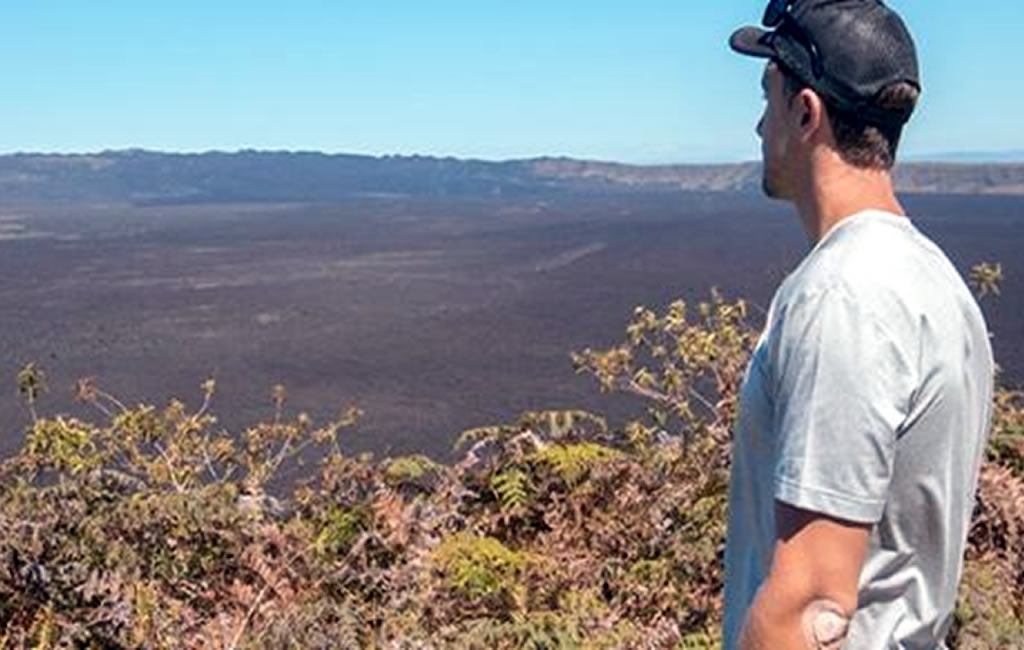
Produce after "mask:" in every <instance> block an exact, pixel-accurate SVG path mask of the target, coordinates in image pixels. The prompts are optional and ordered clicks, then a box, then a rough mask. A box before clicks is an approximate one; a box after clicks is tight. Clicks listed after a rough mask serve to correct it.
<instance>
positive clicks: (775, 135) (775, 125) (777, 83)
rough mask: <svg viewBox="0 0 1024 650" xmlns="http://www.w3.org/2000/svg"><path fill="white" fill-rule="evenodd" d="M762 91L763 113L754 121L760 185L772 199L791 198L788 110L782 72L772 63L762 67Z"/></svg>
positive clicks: (789, 105)
mask: <svg viewBox="0 0 1024 650" xmlns="http://www.w3.org/2000/svg"><path fill="white" fill-rule="evenodd" d="M761 87H762V89H763V90H764V100H765V106H764V114H763V115H762V116H761V119H760V121H759V122H758V123H757V135H758V136H760V137H761V159H762V161H763V163H764V166H763V177H762V179H761V186H762V188H763V189H764V193H765V194H766V195H768V196H769V197H771V198H774V199H789V198H792V192H791V190H790V184H791V182H792V179H791V176H790V165H791V163H790V160H789V159H790V157H791V156H790V140H791V135H790V133H789V128H790V126H789V115H788V113H789V109H790V107H791V103H792V102H791V101H790V100H789V99H787V97H786V92H785V81H784V79H783V76H782V71H781V70H779V68H778V66H777V65H776V64H775V63H774V62H769V63H768V65H767V66H765V69H764V74H763V75H762V76H761Z"/></svg>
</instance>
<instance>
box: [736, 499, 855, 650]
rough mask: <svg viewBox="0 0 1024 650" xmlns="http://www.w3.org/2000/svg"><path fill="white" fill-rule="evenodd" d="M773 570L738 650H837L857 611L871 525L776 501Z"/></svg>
mask: <svg viewBox="0 0 1024 650" xmlns="http://www.w3.org/2000/svg"><path fill="white" fill-rule="evenodd" d="M775 521H776V531H777V534H776V540H775V550H774V553H773V555H772V563H771V569H770V571H769V574H768V577H767V578H766V579H765V581H764V583H763V584H762V585H761V588H760V589H759V590H758V592H757V596H756V597H755V598H754V602H753V604H752V605H751V606H750V610H749V611H748V612H747V618H746V621H745V623H744V626H743V631H742V633H741V635H740V645H739V648H740V650H838V649H839V648H841V647H842V645H843V642H844V641H845V639H846V635H847V632H848V629H849V623H850V619H851V618H852V616H853V613H854V611H856V609H857V583H858V578H859V576H860V570H861V566H862V565H863V564H864V558H865V556H866V554H867V548H868V538H869V535H870V532H871V526H870V525H869V524H861V523H853V522H848V521H843V520H840V519H834V518H831V517H827V516H825V515H821V514H818V513H815V512H810V511H807V510H801V509H799V508H794V507H793V506H790V505H787V504H785V503H783V502H781V501H776V502H775Z"/></svg>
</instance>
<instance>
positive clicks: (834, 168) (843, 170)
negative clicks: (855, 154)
mask: <svg viewBox="0 0 1024 650" xmlns="http://www.w3.org/2000/svg"><path fill="white" fill-rule="evenodd" d="M806 181H807V182H805V183H803V184H802V185H803V191H800V192H798V194H797V196H796V198H795V200H794V204H795V205H796V209H797V212H798V213H799V215H800V221H801V222H802V223H803V226H804V231H805V232H806V233H807V238H808V239H809V240H810V242H811V245H812V246H813V245H814V244H816V243H818V242H819V241H820V240H821V238H822V237H824V236H825V235H826V234H827V233H828V232H829V231H830V230H831V229H832V228H833V227H834V226H835V225H836V224H838V223H839V222H840V221H842V220H843V219H845V218H847V217H849V216H851V215H854V214H856V213H858V212H863V211H864V210H882V211H885V212H891V213H893V214H898V215H902V214H905V213H904V211H903V206H901V205H900V203H899V201H898V200H897V198H896V193H895V191H894V190H893V185H892V175H891V174H890V173H889V172H888V171H878V170H867V169H860V168H857V167H853V166H851V165H848V164H846V163H844V162H842V161H826V162H824V163H823V164H816V165H813V166H812V169H811V170H810V171H809V173H808V178H807V179H806Z"/></svg>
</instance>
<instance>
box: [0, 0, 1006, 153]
mask: <svg viewBox="0 0 1024 650" xmlns="http://www.w3.org/2000/svg"><path fill="white" fill-rule="evenodd" d="M890 4H891V5H892V6H894V7H896V8H897V9H898V10H899V11H901V13H902V14H903V15H904V17H905V19H906V21H907V23H908V24H909V26H910V28H911V30H912V32H913V33H914V35H915V37H916V39H917V42H918V49H919V56H920V59H921V65H922V74H923V81H924V86H925V92H924V96H923V100H922V105H921V109H920V113H919V115H918V116H917V117H916V118H915V120H914V122H912V124H911V126H910V128H909V129H908V132H907V135H906V139H905V142H904V151H905V153H907V154H909V155H915V154H916V155H921V154H928V153H934V152H957V151H979V150H980V151H984V150H994V151H1006V150H1024V118H1021V117H1020V116H1021V115H1022V114H1024V110H1022V108H1021V106H1022V104H1024V82H1022V80H1024V73H1022V72H1021V70H1020V61H1021V60H1022V59H1021V56H1020V55H1019V54H1018V53H1016V52H1015V47H1014V46H1015V45H1016V41H1017V40H1019V39H1020V36H1019V34H1017V33H1015V32H1016V31H1019V29H1020V27H1021V26H1022V25H1024V4H1021V3H1020V2H1019V0H975V2H973V3H970V4H968V3H962V2H953V1H952V0H927V1H926V0H892V2H891V3H890ZM763 6H764V3H763V2H762V1H761V0H756V1H755V0H731V1H721V0H719V1H714V0H712V1H711V2H698V1H697V0H672V1H668V0H634V1H633V2H624V1H621V0H620V1H619V2H606V1H603V0H587V1H586V2H584V1H581V0H546V1H543V2H541V1H535V0H516V1H511V0H505V1H503V2H498V1H496V0H474V1H468V0H465V1H464V0H430V1H424V0H418V1H415V2H414V1H412V0H404V1H397V0H375V1H373V2H368V1H363V2H353V1H347V0H320V1H313V0H291V1H289V2H283V1H281V0H278V1H275V2H262V1H260V0H248V1H246V2H234V1H231V0H204V1H201V2H200V1H193V0H176V1H175V2H164V1H159V2H158V1H156V0H151V1H149V2H139V1H138V0H134V1H131V2H127V1H121V0H109V1H103V0H95V1H94V2H85V1H84V0H75V1H74V2H72V1H61V0H51V1H48V2H4V3H3V6H2V7H0V83H2V88H3V92H2V97H3V101H2V102H0V152H12V151H64V152H67V151H98V150H103V149H120V148H128V147H143V148H147V149H159V150H169V151H205V150H210V149H221V150H235V149H240V148H256V149H304V150H321V151H328V152H358V153H372V154H383V153H403V154H412V153H420V154H434V155H456V156H461V157H480V158H490V159H497V158H510V157H526V156H536V155H569V156H575V157H585V158H599V159H608V160H622V161H628V162H641V163H649V162H674V161H704V160H706V161H727V160H742V159H752V158H756V157H757V152H758V144H757V139H756V136H755V135H754V123H755V122H756V120H757V117H758V115H759V113H760V110H761V93H760V89H759V85H758V80H759V76H760V73H761V63H760V62H758V61H755V60H753V59H746V58H742V57H738V56H736V55H733V54H732V53H730V52H729V50H728V48H727V46H726V45H725V40H726V38H727V37H728V35H729V33H730V32H731V30H732V29H733V28H734V27H736V26H739V25H740V24H743V23H756V22H757V21H758V20H759V19H760V16H761V13H762V11H763Z"/></svg>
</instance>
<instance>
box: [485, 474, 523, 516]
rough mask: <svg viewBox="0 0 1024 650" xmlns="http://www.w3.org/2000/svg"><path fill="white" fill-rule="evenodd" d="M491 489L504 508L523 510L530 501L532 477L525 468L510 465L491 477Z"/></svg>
mask: <svg viewBox="0 0 1024 650" xmlns="http://www.w3.org/2000/svg"><path fill="white" fill-rule="evenodd" d="M491 490H493V491H494V494H495V496H497V497H498V501H499V502H500V503H501V507H502V508H503V509H505V510H509V511H515V510H521V509H522V508H524V507H526V505H527V504H529V502H530V490H531V486H530V477H529V475H528V474H527V473H526V472H524V471H523V470H521V469H519V468H517V467H510V468H509V469H506V470H502V471H500V472H497V473H496V474H494V476H492V477H491Z"/></svg>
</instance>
